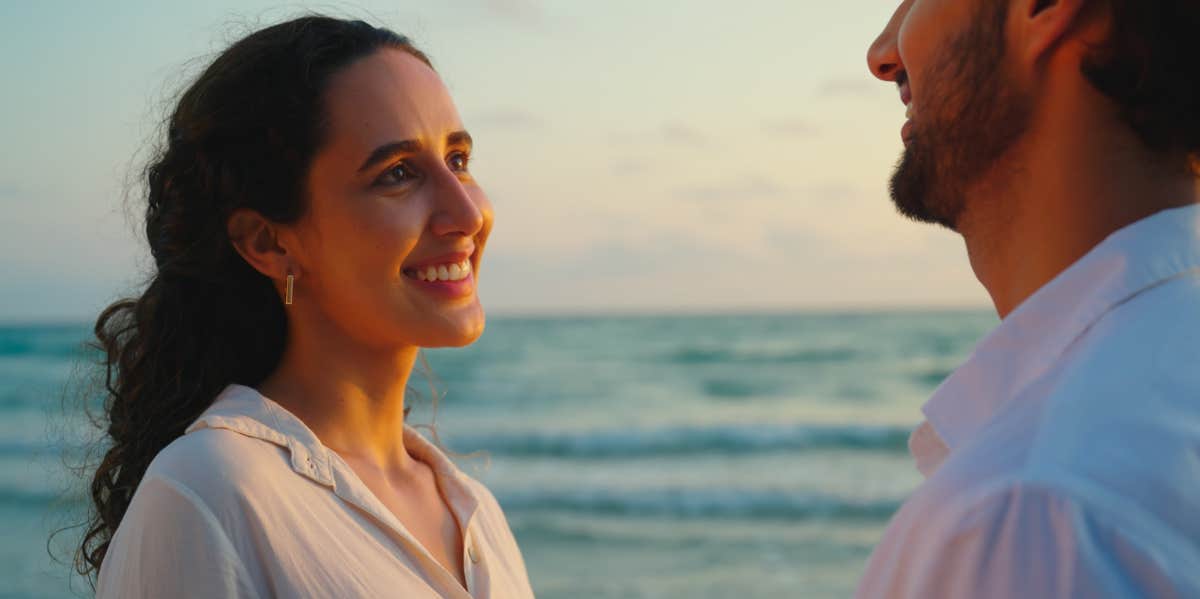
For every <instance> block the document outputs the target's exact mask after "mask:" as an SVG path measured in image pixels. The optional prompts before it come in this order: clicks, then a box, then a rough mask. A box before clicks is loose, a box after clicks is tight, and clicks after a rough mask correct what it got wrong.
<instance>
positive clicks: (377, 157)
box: [358, 139, 424, 173]
mask: <svg viewBox="0 0 1200 599" xmlns="http://www.w3.org/2000/svg"><path fill="white" fill-rule="evenodd" d="M422 147H424V146H423V144H422V143H421V141H420V140H417V139H406V140H404V141H394V142H391V143H386V144H383V145H382V146H379V147H378V148H375V151H373V152H371V155H370V156H367V160H366V162H363V164H362V166H360V167H358V172H360V173H361V172H363V171H365V170H367V169H369V168H371V167H373V166H375V165H376V164H379V163H380V162H383V161H385V160H388V159H390V158H393V157H395V156H398V155H400V154H416V153H417V152H420V151H421V148H422Z"/></svg>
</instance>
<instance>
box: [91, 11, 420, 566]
mask: <svg viewBox="0 0 1200 599" xmlns="http://www.w3.org/2000/svg"><path fill="white" fill-rule="evenodd" d="M382 48H394V49H399V50H402V51H405V52H408V53H409V54H411V55H413V56H415V57H417V58H418V59H420V60H421V61H422V62H424V63H425V64H429V59H428V58H427V57H426V56H425V55H424V54H422V53H421V52H420V51H419V50H417V49H416V48H415V47H414V46H413V45H412V44H411V43H410V42H409V40H408V39H407V38H405V37H404V36H401V35H399V34H397V33H395V32H392V31H389V30H387V29H382V28H377V27H374V26H372V25H369V24H367V23H364V22H362V21H348V20H341V19H334V18H330V17H324V16H316V15H314V16H305V17H301V18H298V19H295V20H292V21H288V22H285V23H281V24H278V25H274V26H271V27H267V28H265V29H261V30H259V31H256V32H254V33H252V34H250V35H249V36H247V37H245V38H243V39H241V40H239V41H237V42H235V43H234V44H233V45H232V46H230V47H229V48H228V49H226V50H225V51H224V52H222V53H221V54H220V55H219V56H218V57H217V58H216V59H215V60H214V61H213V62H212V64H211V65H209V66H208V67H207V68H206V69H205V70H204V71H203V72H202V73H201V74H200V75H199V77H197V78H196V80H195V81H194V82H192V84H191V85H190V86H189V87H188V88H187V89H186V90H185V91H184V92H183V94H182V95H181V96H180V97H179V100H178V103H177V105H176V106H175V108H174V110H173V112H172V113H171V115H170V116H169V117H168V119H167V122H166V127H165V128H166V132H165V133H166V139H165V140H162V141H161V143H160V145H158V146H157V149H156V150H155V154H154V156H153V158H152V159H151V160H150V162H149V165H148V166H147V168H146V170H145V178H144V182H145V184H146V200H147V205H146V215H145V231H146V238H147V241H148V242H149V245H150V253H151V255H152V256H153V257H154V271H153V272H152V274H151V276H150V279H149V282H148V284H147V285H146V288H145V290H144V291H143V292H142V293H141V295H140V296H139V297H136V298H131V299H124V300H121V301H118V302H116V303H114V304H112V305H111V306H109V307H108V308H107V309H105V310H104V311H103V312H102V313H101V314H100V316H99V318H98V319H97V321H96V326H95V334H96V339H97V342H96V345H97V346H98V348H99V349H100V350H101V351H102V352H103V356H104V357H103V360H102V364H103V366H104V368H105V370H104V412H103V417H102V422H101V423H102V426H104V427H105V428H106V438H105V440H104V441H105V443H106V451H105V452H104V454H103V457H102V459H101V461H100V463H99V465H98V466H97V468H96V470H95V474H94V476H93V477H92V480H91V483H90V496H91V501H92V503H93V506H92V508H93V509H92V512H91V513H90V515H89V518H88V522H87V524H86V532H85V534H84V538H83V541H82V543H81V545H80V547H79V548H78V550H77V551H76V555H75V567H76V570H78V572H79V573H80V574H81V575H83V576H85V577H87V578H88V579H89V581H90V582H91V583H92V584H95V577H96V576H97V575H98V574H99V570H100V565H101V563H102V561H103V560H104V555H105V553H106V551H107V550H108V546H109V543H110V541H111V540H112V536H113V534H114V533H115V532H116V530H117V526H118V525H119V524H120V523H121V519H122V518H123V517H124V515H125V511H126V509H128V507H129V502H130V500H131V498H132V497H133V493H134V491H135V490H136V489H137V486H138V484H139V483H140V482H141V480H142V477H143V476H144V474H145V472H146V468H147V467H148V466H149V465H150V461H151V460H152V459H154V456H155V455H157V454H158V452H159V451H160V450H162V449H163V448H164V447H165V446H166V445H167V444H168V443H170V442H171V441H173V440H174V439H176V438H178V437H179V436H181V435H182V434H183V432H184V429H185V428H186V427H187V426H188V425H189V424H190V423H191V422H192V421H193V420H195V419H196V418H197V417H199V415H200V414H201V412H203V411H204V410H205V409H206V408H207V407H208V406H209V405H211V403H212V401H213V400H214V399H215V398H216V396H217V394H218V393H219V392H220V391H221V390H222V389H223V388H224V387H225V386H226V385H229V384H230V383H241V384H244V385H250V386H254V385H257V384H259V383H260V382H261V381H262V380H263V379H265V378H266V376H267V375H268V374H270V373H271V371H273V370H274V369H275V368H276V366H277V364H278V362H279V359H280V356H281V355H282V352H283V348H284V342H285V339H286V336H287V321H286V318H285V316H284V312H283V306H282V302H281V300H280V297H279V294H278V292H277V291H276V289H275V287H274V284H273V283H272V282H271V281H270V280H269V279H268V278H267V277H265V276H264V275H262V274H260V273H259V272H258V271H256V270H254V269H253V268H251V267H250V266H249V265H248V264H247V263H246V262H245V261H244V260H243V259H242V258H241V256H240V255H239V254H238V253H237V252H236V251H235V250H234V248H233V246H232V244H231V242H230V239H229V236H228V233H227V230H226V221H227V219H228V218H229V216H230V214H231V213H232V212H233V211H234V210H235V209H239V208H250V209H253V210H256V211H258V212H259V213H260V214H262V215H263V216H264V217H266V218H268V219H271V220H273V221H276V222H280V223H289V222H295V221H296V220H297V219H298V218H300V217H301V216H302V214H303V213H304V211H305V209H306V206H307V203H308V202H307V199H306V193H307V191H306V185H305V181H306V177H307V174H308V171H309V168H310V166H311V163H312V160H313V157H314V155H315V154H316V153H317V150H318V149H319V148H321V147H322V144H323V143H324V136H325V134H326V132H325V130H326V127H327V123H326V121H327V118H326V109H325V106H324V92H325V88H326V87H327V85H328V83H329V80H330V78H331V76H332V75H333V74H335V73H336V72H338V71H339V69H342V68H344V67H345V66H347V65H348V64H350V63H351V62H353V61H355V60H356V59H359V58H362V57H364V56H367V55H369V54H371V53H373V52H375V51H377V50H379V49H382Z"/></svg>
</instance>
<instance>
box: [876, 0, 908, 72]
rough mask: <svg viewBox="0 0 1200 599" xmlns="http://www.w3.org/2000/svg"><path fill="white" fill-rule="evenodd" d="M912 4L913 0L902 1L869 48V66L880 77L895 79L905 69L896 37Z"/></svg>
mask: <svg viewBox="0 0 1200 599" xmlns="http://www.w3.org/2000/svg"><path fill="white" fill-rule="evenodd" d="M911 4H912V0H904V2H901V3H900V6H898V7H897V8H896V12H895V13H893V14H892V18H891V20H890V21H888V24H887V26H886V27H884V28H883V31H882V32H880V33H879V37H877V38H875V42H874V43H872V44H871V47H870V48H868V49H867V67H868V68H870V69H871V74H872V75H874V76H875V77H877V78H878V79H881V80H883V81H895V80H896V77H897V76H898V73H900V72H901V71H903V70H904V63H903V61H901V60H900V49H899V46H898V45H897V43H896V38H897V36H898V34H899V31H900V24H901V23H903V22H904V17H905V16H906V15H907V14H908V9H909V6H910V5H911Z"/></svg>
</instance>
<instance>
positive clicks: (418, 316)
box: [289, 49, 492, 349]
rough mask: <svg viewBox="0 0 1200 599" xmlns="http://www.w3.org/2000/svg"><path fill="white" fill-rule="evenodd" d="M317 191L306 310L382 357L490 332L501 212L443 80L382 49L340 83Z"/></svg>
mask: <svg viewBox="0 0 1200 599" xmlns="http://www.w3.org/2000/svg"><path fill="white" fill-rule="evenodd" d="M326 106H327V113H328V114H327V116H328V123H327V127H326V131H327V134H326V139H325V145H324V147H323V148H322V149H321V150H320V151H319V153H318V154H317V156H316V157H315V159H314V161H313V164H312V168H311V171H310V173H309V179H308V190H309V193H310V198H309V209H308V211H307V212H306V214H305V216H304V217H302V218H301V220H300V221H299V222H297V223H296V224H295V225H294V227H293V228H292V232H293V234H294V235H295V237H296V240H297V241H298V242H299V243H298V247H299V248H300V250H299V252H298V253H299V256H297V258H296V259H297V262H298V263H299V267H300V270H301V272H300V273H299V276H297V278H296V287H297V293H296V300H295V301H296V303H295V304H294V305H293V306H289V309H293V308H298V307H299V305H300V304H302V303H304V304H307V305H305V307H304V308H303V313H304V314H305V315H306V317H311V318H315V319H318V321H319V323H318V324H319V325H321V326H333V327H336V328H337V329H338V330H340V331H341V332H342V333H344V334H347V335H349V336H350V337H351V338H354V339H356V340H358V341H360V342H362V343H365V344H367V345H369V346H372V347H378V348H381V349H384V348H395V347H398V346H420V347H445V346H461V345H466V344H468V343H471V342H472V341H474V340H475V339H477V338H478V337H479V335H480V334H481V333H482V332H483V326H484V314H483V308H482V307H481V306H480V304H479V298H478V296H477V295H476V292H475V291H476V277H477V273H478V272H479V260H480V257H481V256H482V255H483V248H484V245H485V243H486V242H487V238H488V233H489V232H490V231H491V229H492V206H491V204H490V203H489V202H488V199H487V196H486V195H485V194H484V193H483V190H482V189H480V187H479V185H478V184H477V183H476V182H475V179H474V178H473V177H472V176H471V173H470V171H469V169H468V162H469V160H470V156H471V138H470V136H469V135H467V133H466V131H464V129H463V125H462V122H461V120H460V118H459V116H458V111H457V110H456V109H455V107H454V103H453V102H452V101H451V99H450V94H449V92H448V91H447V90H446V86H445V85H443V83H442V81H441V78H439V77H438V75H437V74H436V73H434V71H433V70H432V69H430V68H429V67H428V66H426V65H425V64H424V63H423V62H421V61H420V60H418V59H416V58H414V57H413V56H412V55H410V54H408V53H406V52H404V51H402V50H396V49H383V50H379V51H377V52H375V53H374V54H371V55H370V56H367V57H365V58H363V59H360V60H358V61H356V62H354V63H352V64H351V65H349V66H348V67H346V68H345V69H343V70H342V71H341V72H339V73H337V74H336V75H335V76H334V77H333V78H332V80H331V81H330V84H329V88H328V90H327V91H326Z"/></svg>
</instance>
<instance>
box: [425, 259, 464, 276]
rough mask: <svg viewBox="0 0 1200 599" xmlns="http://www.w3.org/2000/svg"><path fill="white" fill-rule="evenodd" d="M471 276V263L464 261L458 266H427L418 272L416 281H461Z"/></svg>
mask: <svg viewBox="0 0 1200 599" xmlns="http://www.w3.org/2000/svg"><path fill="white" fill-rule="evenodd" d="M469 276H471V261H470V260H463V261H462V262H459V263H458V264H442V265H440V266H427V267H425V268H422V269H420V270H418V271H416V275H415V277H416V279H417V280H420V281H461V280H463V279H465V278H467V277H469Z"/></svg>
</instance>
